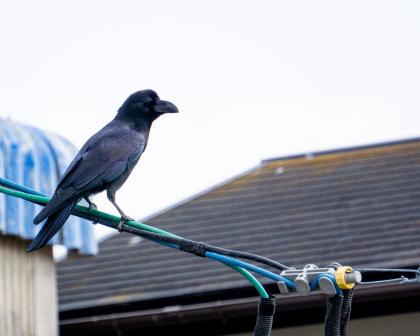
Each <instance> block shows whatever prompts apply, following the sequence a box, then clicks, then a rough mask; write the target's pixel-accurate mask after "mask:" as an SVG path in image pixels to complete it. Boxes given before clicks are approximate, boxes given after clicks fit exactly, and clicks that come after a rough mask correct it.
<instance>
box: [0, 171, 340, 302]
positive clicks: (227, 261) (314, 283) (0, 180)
mask: <svg viewBox="0 0 420 336" xmlns="http://www.w3.org/2000/svg"><path fill="white" fill-rule="evenodd" d="M0 184H2V185H4V186H6V187H10V188H12V189H15V190H19V191H22V192H26V193H28V194H33V195H38V196H46V195H45V194H43V193H40V192H38V191H35V190H33V189H31V188H28V187H25V186H22V185H19V184H17V183H14V182H12V181H9V180H7V179H4V178H1V177H0ZM155 242H157V243H159V244H161V245H165V246H167V247H171V248H174V249H178V250H179V246H178V245H177V244H173V243H167V242H162V241H157V240H155ZM205 255H206V257H207V258H209V259H212V260H216V261H219V262H222V263H225V264H228V265H232V266H238V267H242V268H244V269H246V270H248V271H251V272H254V273H257V274H260V275H262V276H264V277H267V278H269V279H271V280H274V281H276V282H277V281H283V282H284V283H285V284H286V285H287V287H289V288H290V289H295V288H296V286H295V283H294V282H293V281H292V280H290V279H288V278H285V277H283V276H281V275H278V274H275V273H273V272H270V271H267V270H265V269H264V268H261V267H258V266H255V265H252V264H250V263H247V262H244V261H241V260H238V259H235V258H232V257H228V256H224V255H221V254H218V253H215V252H206V254H205ZM321 277H327V278H329V279H331V280H332V281H333V283H334V286H335V288H336V290H337V293H338V294H340V295H341V294H342V290H341V289H340V288H339V287H338V286H337V283H336V281H335V278H334V277H333V276H332V275H331V274H329V273H323V274H320V275H319V276H318V277H317V278H315V280H314V281H312V283H311V284H310V286H311V289H312V290H314V289H316V288H317V287H318V283H319V280H320V279H321Z"/></svg>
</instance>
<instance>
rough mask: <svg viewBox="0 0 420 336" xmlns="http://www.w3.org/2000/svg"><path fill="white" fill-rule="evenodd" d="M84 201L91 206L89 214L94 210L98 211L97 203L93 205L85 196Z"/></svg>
mask: <svg viewBox="0 0 420 336" xmlns="http://www.w3.org/2000/svg"><path fill="white" fill-rule="evenodd" d="M83 198H84V199H85V201H86V202H88V204H89V212H92V209H95V210H96V209H98V207H97V206H96V204H95V203H93V202H92V201H91V200H90V199H89V196H85V197H83Z"/></svg>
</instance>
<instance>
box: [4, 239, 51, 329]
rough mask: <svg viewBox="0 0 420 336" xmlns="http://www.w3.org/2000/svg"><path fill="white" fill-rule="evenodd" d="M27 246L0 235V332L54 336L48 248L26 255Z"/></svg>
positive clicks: (20, 241) (22, 242)
mask: <svg viewBox="0 0 420 336" xmlns="http://www.w3.org/2000/svg"><path fill="white" fill-rule="evenodd" d="M27 245H28V242H27V241H23V240H21V239H19V238H15V237H11V236H2V235H0V335H1V336H57V334H58V324H57V289H56V276H55V265H54V259H53V256H52V248H51V247H50V246H46V247H44V248H42V249H41V250H39V251H36V252H33V253H30V254H28V253H27V252H26V247H27Z"/></svg>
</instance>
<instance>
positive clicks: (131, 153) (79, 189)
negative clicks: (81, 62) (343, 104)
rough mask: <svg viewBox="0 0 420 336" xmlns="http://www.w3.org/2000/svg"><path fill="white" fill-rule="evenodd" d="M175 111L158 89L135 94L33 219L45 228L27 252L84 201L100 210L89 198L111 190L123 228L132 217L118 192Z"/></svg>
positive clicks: (88, 146)
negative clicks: (152, 134)
mask: <svg viewBox="0 0 420 336" xmlns="http://www.w3.org/2000/svg"><path fill="white" fill-rule="evenodd" d="M176 112H178V109H177V108H176V106H175V105H174V104H172V103H170V102H168V101H164V100H160V99H159V96H158V95H157V94H156V92H154V91H153V90H143V91H138V92H135V93H133V94H132V95H131V96H130V97H128V98H127V100H126V101H125V102H124V103H123V105H122V106H121V107H120V108H119V110H118V113H117V115H116V117H115V118H114V120H112V121H111V122H110V123H109V124H107V125H106V126H105V127H104V128H102V129H101V130H100V131H99V132H98V133H96V134H95V135H93V136H92V137H91V138H90V139H89V140H88V141H87V142H86V143H85V144H84V146H83V147H82V148H81V149H80V151H79V152H78V153H77V155H76V157H75V158H74V160H73V161H72V162H71V163H70V165H69V167H68V168H67V171H66V172H65V173H64V175H63V177H62V178H61V180H60V182H59V183H58V186H57V189H56V190H55V192H54V195H53V196H52V198H51V201H50V202H49V203H48V204H47V205H46V206H45V207H44V208H43V209H42V210H41V211H40V213H39V214H38V215H37V216H36V217H35V218H34V223H35V224H38V223H40V222H42V221H43V220H45V219H46V218H48V219H47V221H46V222H45V224H44V226H43V227H42V229H41V230H40V231H39V233H38V235H37V236H36V237H35V239H34V240H33V241H32V243H31V244H30V246H29V248H28V252H31V251H34V250H37V249H40V248H41V247H43V246H44V245H45V244H46V243H47V242H48V241H49V240H50V239H51V238H52V237H53V236H54V235H55V234H56V233H57V232H58V230H60V228H61V227H62V226H63V224H64V223H65V221H66V220H67V218H68V217H69V216H70V213H71V210H72V209H73V207H74V206H75V205H76V204H77V203H78V202H79V201H80V200H81V199H82V198H84V199H85V200H86V201H87V202H88V203H89V207H90V208H92V207H94V208H96V206H95V204H93V203H92V202H91V201H90V200H89V196H90V195H92V194H94V193H98V192H101V191H104V190H106V191H107V196H108V199H109V200H110V201H111V203H112V204H113V205H114V206H115V208H116V209H117V210H118V212H119V213H120V215H121V221H120V223H119V228H121V225H122V224H123V223H125V222H126V221H127V220H130V219H131V218H129V217H128V216H127V215H125V214H124V212H123V211H122V210H121V208H120V207H119V206H118V205H117V203H116V202H115V193H116V191H117V190H118V189H119V188H120V187H121V186H122V185H123V183H124V182H125V180H126V179H127V177H128V176H129V175H130V173H131V171H132V170H133V168H134V166H135V165H136V163H137V161H138V160H139V158H140V156H141V154H142V153H143V152H144V150H145V149H146V145H147V139H148V137H149V131H150V127H151V125H152V123H153V121H154V120H156V119H157V118H158V117H159V116H161V115H162V114H164V113H176Z"/></svg>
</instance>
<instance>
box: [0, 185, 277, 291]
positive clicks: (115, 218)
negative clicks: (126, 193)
mask: <svg viewBox="0 0 420 336" xmlns="http://www.w3.org/2000/svg"><path fill="white" fill-rule="evenodd" d="M0 192H2V193H3V194H6V195H9V196H13V197H18V198H22V199H24V200H27V201H30V202H35V203H42V204H47V203H48V202H49V201H50V198H49V197H45V196H38V195H32V194H28V193H24V192H22V191H17V190H13V189H9V188H5V187H3V186H0ZM74 209H75V210H77V211H79V212H83V213H86V214H92V215H95V216H97V217H100V218H102V219H105V220H111V221H114V222H119V221H120V217H118V216H114V215H111V214H109V213H106V212H102V211H99V210H96V209H89V208H87V207H84V206H81V205H76V206H75V207H74ZM125 224H126V225H128V226H131V227H134V228H137V229H141V230H145V231H149V232H153V233H159V234H163V235H167V236H171V237H176V238H181V237H179V236H176V235H174V234H173V233H170V232H168V231H165V230H161V229H158V228H155V227H153V226H150V225H147V224H143V223H139V222H136V221H128V222H126V223H125ZM224 264H225V263H224ZM225 265H226V266H228V267H230V268H232V269H233V270H235V271H237V272H238V273H240V274H241V275H242V276H244V277H245V278H246V279H247V280H248V281H249V282H250V283H251V284H252V285H253V286H254V287H255V289H256V290H257V292H258V294H259V295H260V296H261V297H263V298H268V297H269V296H268V293H267V292H266V290H265V289H264V287H263V286H262V285H261V283H260V282H259V281H258V280H257V279H256V278H255V277H254V276H253V275H252V274H251V273H249V272H248V271H247V270H245V269H243V268H241V267H238V266H233V265H229V264H225Z"/></svg>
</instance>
